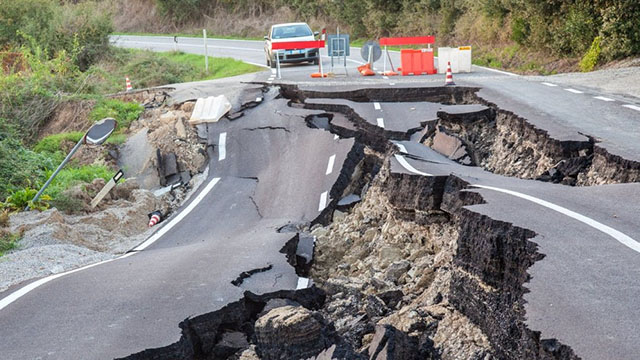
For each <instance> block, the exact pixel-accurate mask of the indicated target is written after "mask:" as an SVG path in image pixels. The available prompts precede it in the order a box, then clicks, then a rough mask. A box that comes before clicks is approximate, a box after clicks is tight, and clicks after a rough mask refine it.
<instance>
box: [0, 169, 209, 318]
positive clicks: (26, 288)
mask: <svg viewBox="0 0 640 360" xmlns="http://www.w3.org/2000/svg"><path fill="white" fill-rule="evenodd" d="M218 181H220V178H213V179H211V181H210V182H209V184H207V186H206V187H205V188H204V189H203V190H202V191H201V192H200V194H198V196H196V198H195V199H194V200H193V201H192V202H191V203H190V204H189V205H188V206H187V207H186V208H184V210H182V211H181V212H180V213H178V215H176V216H175V217H174V218H172V219H171V220H170V221H169V223H168V224H166V225H165V226H163V227H162V228H160V230H158V231H157V232H156V233H154V234H153V235H152V236H151V237H150V238H149V239H147V240H146V241H145V242H143V243H142V244H140V245H138V246H137V247H136V248H134V249H133V250H132V251H131V252H129V253H127V254H124V255H122V256H120V257H117V258H114V259H109V260H104V261H100V262H97V263H95V264H91V265H87V266H83V267H80V268H77V269H73V270H70V271H66V272H63V273H59V274H55V275H51V276H48V277H46V278H42V279H40V280H37V281H34V282H32V283H31V284H28V285H26V286H23V287H22V288H20V289H18V290H17V291H14V292H13V293H11V294H9V296H7V297H5V298H3V299H2V300H0V310H2V309H4V308H5V307H7V306H9V304H11V303H13V302H14V301H16V300H18V299H19V298H21V297H23V296H25V295H26V294H28V293H29V292H31V291H33V290H35V289H37V288H38V287H40V286H42V285H44V284H46V283H48V282H50V281H52V280H55V279H57V278H60V277H63V276H65V275H69V274H73V273H76V272H79V271H82V270H86V269H90V268H92V267H94V266H98V265H102V264H106V263H109V262H111V261H114V260H119V259H124V258H127V257H129V256H133V255H135V254H136V252H138V251H141V250H144V249H145V248H147V247H148V246H149V245H151V244H153V243H154V242H156V241H158V239H160V238H161V237H162V236H163V235H164V234H165V233H167V232H168V231H169V230H171V228H173V227H174V226H175V225H176V224H178V223H179V222H180V221H182V219H184V218H185V217H186V216H187V215H189V213H190V212H191V211H192V210H193V209H194V208H195V207H196V206H198V204H199V203H200V202H201V201H202V199H204V197H205V196H207V194H208V193H209V192H210V191H211V189H213V187H214V186H215V185H216V184H217V183H218Z"/></svg>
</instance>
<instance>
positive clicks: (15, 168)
mask: <svg viewBox="0 0 640 360" xmlns="http://www.w3.org/2000/svg"><path fill="white" fill-rule="evenodd" d="M56 166H57V163H56V162H55V161H54V159H52V158H51V157H49V156H46V155H44V154H38V153H36V152H33V151H31V150H29V149H27V148H25V147H24V146H23V145H22V143H21V142H20V141H18V140H17V139H15V138H13V137H9V138H5V139H3V140H0V179H2V180H1V181H0V201H2V200H4V199H5V198H6V197H7V196H8V195H9V194H10V193H11V192H13V191H16V190H18V189H20V188H24V187H28V186H33V185H34V184H35V183H36V182H39V181H44V180H42V179H43V178H44V177H45V173H46V172H47V171H48V170H53V169H55V167H56Z"/></svg>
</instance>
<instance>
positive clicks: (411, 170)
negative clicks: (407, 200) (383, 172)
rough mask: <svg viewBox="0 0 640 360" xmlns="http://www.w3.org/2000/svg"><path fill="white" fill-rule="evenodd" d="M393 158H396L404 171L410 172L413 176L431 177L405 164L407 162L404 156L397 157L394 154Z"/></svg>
mask: <svg viewBox="0 0 640 360" xmlns="http://www.w3.org/2000/svg"><path fill="white" fill-rule="evenodd" d="M405 150H406V149H405ZM404 152H406V151H404ZM394 156H395V157H396V160H398V162H399V163H400V165H402V167H404V168H405V169H407V170H409V171H410V172H412V173H414V174H418V175H422V176H433V175H431V174H428V173H426V172H422V171H420V170H418V169H416V168H414V167H413V166H411V164H409V163H408V162H407V160H406V159H405V158H404V156H402V155H398V154H395V155H394Z"/></svg>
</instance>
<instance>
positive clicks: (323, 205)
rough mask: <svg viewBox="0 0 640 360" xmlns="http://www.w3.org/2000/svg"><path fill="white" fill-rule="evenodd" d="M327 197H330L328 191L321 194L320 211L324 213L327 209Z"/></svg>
mask: <svg viewBox="0 0 640 360" xmlns="http://www.w3.org/2000/svg"><path fill="white" fill-rule="evenodd" d="M327 196H329V192H327V191H325V192H323V193H322V194H320V204H318V211H322V210H324V208H326V207H327Z"/></svg>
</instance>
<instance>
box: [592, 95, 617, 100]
mask: <svg viewBox="0 0 640 360" xmlns="http://www.w3.org/2000/svg"><path fill="white" fill-rule="evenodd" d="M593 98H594V99H598V100H602V101H615V100H614V99H610V98H608V97H604V96H594V97H593Z"/></svg>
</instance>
